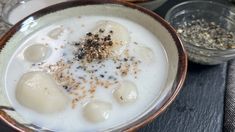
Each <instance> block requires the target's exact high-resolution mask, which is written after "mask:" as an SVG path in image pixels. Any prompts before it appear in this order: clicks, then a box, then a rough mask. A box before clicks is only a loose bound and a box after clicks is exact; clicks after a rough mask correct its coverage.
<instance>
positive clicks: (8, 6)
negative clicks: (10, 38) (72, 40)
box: [1, 0, 68, 26]
mask: <svg viewBox="0 0 235 132" xmlns="http://www.w3.org/2000/svg"><path fill="white" fill-rule="evenodd" d="M38 1H39V0H8V1H6V3H5V4H4V7H3V9H2V14H1V16H2V19H3V21H4V22H5V23H6V24H8V25H9V26H13V25H14V24H16V23H17V22H19V21H20V20H21V19H23V18H25V17H26V16H28V15H30V14H31V13H34V12H36V11H38V10H40V9H42V8H45V7H48V6H51V5H54V4H58V3H60V2H65V1H68V0H41V1H40V2H38ZM35 2H37V3H35ZM32 4H37V5H32ZM17 7H21V9H20V10H17V11H18V12H14V13H18V14H15V15H13V16H15V17H16V16H17V17H16V18H14V19H12V20H10V15H11V13H12V12H13V11H14V9H16V8H17Z"/></svg>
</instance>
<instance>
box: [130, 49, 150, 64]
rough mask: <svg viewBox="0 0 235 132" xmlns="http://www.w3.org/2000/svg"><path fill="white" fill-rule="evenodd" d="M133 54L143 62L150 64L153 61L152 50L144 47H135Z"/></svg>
mask: <svg viewBox="0 0 235 132" xmlns="http://www.w3.org/2000/svg"><path fill="white" fill-rule="evenodd" d="M134 53H135V54H136V55H137V56H138V57H139V58H140V59H141V60H142V61H144V62H147V63H150V62H151V61H153V60H154V53H153V50H152V49H150V48H148V47H145V46H136V47H135V48H134Z"/></svg>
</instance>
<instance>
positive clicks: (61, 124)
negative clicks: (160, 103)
mask: <svg viewBox="0 0 235 132" xmlns="http://www.w3.org/2000/svg"><path fill="white" fill-rule="evenodd" d="M101 22H104V23H103V24H100V23H101ZM105 23H106V24H107V23H108V24H109V25H105ZM110 23H112V24H110ZM113 23H114V24H113ZM99 25H101V27H99ZM112 26H113V27H112ZM119 26H121V27H119ZM99 28H100V29H102V30H104V31H99ZM97 29H98V30H97ZM107 30H109V33H107ZM119 30H120V31H119ZM97 32H100V34H102V33H103V32H105V36H108V35H107V34H111V35H110V36H111V39H112V37H113V38H115V40H116V41H113V42H112V43H111V44H110V47H112V48H111V50H110V54H108V55H107V56H106V54H105V55H104V56H101V57H100V58H102V57H103V58H102V59H101V60H99V59H97V58H96V59H93V58H89V57H90V56H89V53H87V54H86V55H84V54H85V53H84V54H81V53H80V52H81V49H79V48H78V47H79V46H80V45H82V43H84V42H87V41H90V40H86V39H85V38H84V37H87V38H89V37H90V36H92V35H93V37H95V34H96V33H97ZM116 32H117V33H122V34H115V33H116ZM112 34H115V36H114V35H113V36H112ZM119 35H120V38H122V39H123V40H125V42H123V41H119V40H118V37H119ZM100 36H102V35H100ZM127 36H129V37H127ZM107 41H108V42H109V38H107ZM92 42H93V41H92ZM34 44H41V45H45V46H46V47H48V48H50V50H51V53H50V55H49V56H47V57H46V58H45V59H44V60H42V61H39V62H36V63H35V62H30V61H28V60H27V59H26V58H25V56H24V52H25V50H26V49H27V48H28V47H29V46H32V45H34ZM77 52H79V53H77ZM82 53H83V52H82ZM116 53H117V54H116ZM84 57H85V58H86V57H87V60H84ZM32 71H42V72H46V73H48V74H50V75H51V76H53V79H55V81H56V82H57V84H58V89H59V90H60V91H61V92H63V94H65V95H66V96H67V97H68V98H69V99H70V101H69V104H68V105H67V107H66V108H65V110H63V111H59V112H55V113H50V114H46V113H40V112H37V111H34V110H33V109H30V108H28V107H26V106H24V105H21V103H20V102H19V101H18V100H17V99H16V87H17V83H18V81H19V80H20V78H21V77H22V76H23V75H24V74H25V73H28V72H32ZM167 72H168V62H167V56H166V53H165V50H164V48H163V46H162V44H161V42H160V41H159V40H158V38H156V37H155V36H154V35H153V34H152V33H151V32H150V31H148V30H147V29H145V28H144V27H142V26H141V25H139V24H137V23H135V22H132V21H130V20H128V19H123V18H118V17H109V16H78V17H73V18H69V19H64V20H61V21H57V22H56V23H53V24H52V25H49V26H47V27H44V28H42V29H40V30H38V31H37V32H35V33H34V34H32V35H31V36H28V37H27V38H26V39H25V41H24V42H23V43H22V44H21V46H20V47H19V48H18V49H17V50H16V51H15V53H14V55H13V56H12V58H11V60H10V61H9V64H8V68H7V72H6V75H5V80H6V85H5V86H6V89H7V95H8V98H9V100H10V102H11V104H12V105H13V107H14V108H15V109H16V111H17V112H18V113H19V114H20V115H22V117H23V118H24V119H25V120H28V121H30V122H32V123H34V124H35V125H37V126H40V127H43V128H47V129H49V130H55V131H70V132H73V131H83V132H93V131H102V130H106V129H110V128H114V127H118V126H120V125H125V124H127V123H130V122H132V121H133V120H136V119H137V118H140V117H142V116H143V114H145V113H146V111H147V110H149V108H150V107H151V106H153V105H156V99H157V98H158V97H159V95H160V92H161V90H162V87H164V85H165V82H166V78H167ZM123 82H131V83H128V85H127V87H128V88H127V89H128V91H127V92H125V84H124V83H123ZM123 87H124V88H123ZM118 89H119V91H118ZM115 90H117V91H118V92H117V91H116V92H117V94H114V93H115ZM34 94H35V95H37V93H34ZM122 94H123V96H122ZM117 97H120V98H119V99H117ZM122 98H124V99H123V100H122ZM29 100H30V99H29ZM45 101H46V100H45ZM92 101H95V102H96V101H98V102H99V101H102V102H104V103H103V104H110V106H104V105H103V106H102V107H99V108H100V109H101V110H102V109H105V110H106V111H107V110H108V116H105V118H102V119H100V118H101V117H95V119H94V121H99V122H91V121H89V120H87V118H86V117H84V116H86V114H85V115H84V111H83V110H84V107H85V106H87V104H89V103H90V102H92ZM123 102H124V103H123ZM88 106H89V105H88ZM95 106H96V105H94V107H95ZM89 107H91V106H89ZM89 107H88V108H89ZM92 108H93V106H92ZM90 111H91V112H92V111H94V110H93V109H92V110H90ZM100 113H104V112H102V111H101V112H100ZM89 118H90V117H89ZM96 118H97V119H96Z"/></svg>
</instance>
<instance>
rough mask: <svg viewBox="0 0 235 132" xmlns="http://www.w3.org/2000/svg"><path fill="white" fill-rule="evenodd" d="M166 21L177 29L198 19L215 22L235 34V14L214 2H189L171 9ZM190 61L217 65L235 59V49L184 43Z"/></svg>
mask: <svg viewBox="0 0 235 132" xmlns="http://www.w3.org/2000/svg"><path fill="white" fill-rule="evenodd" d="M165 19H166V20H167V21H168V22H169V23H170V24H171V25H172V26H173V27H174V28H175V29H178V28H179V27H180V25H183V24H185V23H191V22H192V21H195V20H198V19H204V20H205V21H207V22H214V23H216V24H217V25H219V26H220V27H222V28H224V29H226V30H227V31H230V32H233V33H235V12H233V11H232V10H231V9H230V8H229V7H226V6H225V5H222V4H219V3H216V2H212V1H188V2H183V3H181V4H178V5H176V6H174V7H173V8H172V9H170V10H169V11H168V12H167V14H166V16H165ZM183 44H184V46H185V48H186V50H187V52H188V56H189V60H191V61H193V62H196V63H200V64H206V65H215V64H220V63H223V62H226V61H228V60H230V59H233V58H235V49H226V50H219V49H207V48H204V47H199V46H195V45H194V44H192V43H189V42H185V41H183Z"/></svg>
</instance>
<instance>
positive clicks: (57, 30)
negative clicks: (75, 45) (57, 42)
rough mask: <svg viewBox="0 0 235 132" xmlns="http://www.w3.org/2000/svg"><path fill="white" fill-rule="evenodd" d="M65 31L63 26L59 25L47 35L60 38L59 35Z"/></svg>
mask: <svg viewBox="0 0 235 132" xmlns="http://www.w3.org/2000/svg"><path fill="white" fill-rule="evenodd" d="M63 31H64V30H63V28H61V27H58V28H55V29H53V30H51V31H50V32H49V33H48V34H47V36H48V37H50V38H51V39H58V38H59V36H60V35H61V34H62V32H63Z"/></svg>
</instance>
